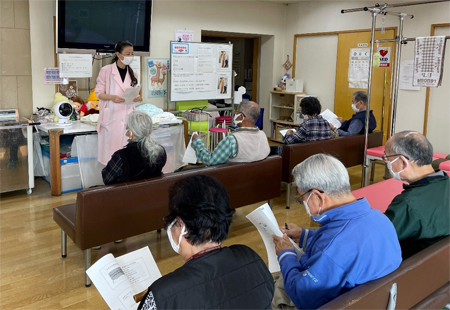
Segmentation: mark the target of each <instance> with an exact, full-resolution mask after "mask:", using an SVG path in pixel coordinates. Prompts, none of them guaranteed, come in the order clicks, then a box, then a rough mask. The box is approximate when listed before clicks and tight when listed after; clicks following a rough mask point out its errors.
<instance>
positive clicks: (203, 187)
mask: <svg viewBox="0 0 450 310" xmlns="http://www.w3.org/2000/svg"><path fill="white" fill-rule="evenodd" d="M169 197H170V199H169V215H167V216H166V217H165V218H164V221H165V226H166V227H167V235H168V237H169V241H170V244H171V246H172V248H173V250H174V251H175V252H177V253H178V254H179V255H180V256H181V257H182V258H183V259H184V261H185V264H184V265H183V266H182V267H180V268H178V269H176V270H175V271H173V272H172V273H169V274H167V275H165V276H163V277H161V278H159V279H158V280H156V281H155V282H154V283H153V284H152V285H151V286H150V287H149V289H148V291H147V293H146V294H145V295H144V297H143V299H142V301H141V303H140V305H139V308H138V309H143V310H149V309H151V310H155V309H271V307H270V304H271V301H272V297H273V286H274V284H273V278H272V276H271V274H270V272H269V270H268V269H267V266H266V264H265V263H264V261H263V260H262V259H261V257H259V256H258V254H256V253H255V252H254V251H253V250H252V249H250V248H249V247H247V246H245V245H232V246H229V247H222V246H221V243H222V242H223V241H224V240H225V239H226V237H227V235H228V230H229V228H230V224H231V220H232V217H233V213H234V210H233V209H231V208H230V204H229V198H228V194H227V192H226V190H225V188H224V186H223V185H222V184H221V183H220V182H219V181H218V180H216V179H214V178H213V177H210V176H207V175H195V176H190V177H187V178H185V179H182V180H179V181H178V182H176V183H175V184H174V185H173V186H172V187H171V188H170V189H169Z"/></svg>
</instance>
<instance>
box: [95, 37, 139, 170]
mask: <svg viewBox="0 0 450 310" xmlns="http://www.w3.org/2000/svg"><path fill="white" fill-rule="evenodd" d="M115 51H116V55H115V56H114V58H113V61H112V63H111V64H110V65H107V66H104V67H103V68H102V69H101V70H100V73H99V74H98V78H97V85H96V86H95V94H96V95H97V97H98V99H100V115H99V119H98V125H97V132H98V161H99V162H100V163H101V164H103V165H106V164H107V163H108V161H109V160H110V159H111V156H112V154H113V153H114V152H115V151H117V150H120V149H122V148H123V147H124V146H125V145H126V144H127V139H126V137H125V131H126V124H125V120H126V116H127V115H128V114H129V113H131V112H132V111H133V110H134V104H123V102H125V99H124V98H122V95H123V93H124V92H125V89H127V88H134V87H137V86H138V80H137V73H136V72H134V71H133V69H131V67H130V64H131V63H132V62H133V59H134V58H133V55H134V52H133V44H131V43H130V42H129V41H120V42H119V43H117V44H116V49H115ZM133 101H134V102H137V101H141V96H137V97H136V98H134V100H133Z"/></svg>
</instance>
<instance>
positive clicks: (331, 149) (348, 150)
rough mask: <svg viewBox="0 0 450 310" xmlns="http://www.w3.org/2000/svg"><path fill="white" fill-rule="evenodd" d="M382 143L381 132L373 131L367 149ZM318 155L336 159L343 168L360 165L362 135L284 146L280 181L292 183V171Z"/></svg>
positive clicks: (362, 155) (362, 157)
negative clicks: (326, 155) (327, 155)
mask: <svg viewBox="0 0 450 310" xmlns="http://www.w3.org/2000/svg"><path fill="white" fill-rule="evenodd" d="M382 142H383V132H382V131H374V132H373V133H371V134H369V141H368V148H371V147H377V146H381V145H382ZM318 153H327V154H330V155H333V156H335V157H337V158H338V159H339V160H340V161H341V162H342V163H343V164H344V166H345V167H353V166H357V165H362V164H363V161H364V135H355V136H345V137H338V138H335V139H330V140H321V141H313V142H307V143H297V144H289V145H285V146H284V148H283V155H282V156H283V172H282V176H281V179H282V181H283V182H286V183H292V182H293V176H292V173H291V172H292V169H294V167H295V166H296V165H297V164H299V163H301V162H302V161H304V160H305V159H306V158H308V157H310V156H311V155H314V154H318Z"/></svg>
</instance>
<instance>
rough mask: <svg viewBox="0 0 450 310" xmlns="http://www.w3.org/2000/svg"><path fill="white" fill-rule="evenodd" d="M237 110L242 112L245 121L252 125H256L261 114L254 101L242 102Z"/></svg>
mask: <svg viewBox="0 0 450 310" xmlns="http://www.w3.org/2000/svg"><path fill="white" fill-rule="evenodd" d="M238 110H239V111H241V112H244V114H245V116H246V117H247V119H248V120H249V121H251V122H252V123H253V124H256V121H257V120H258V118H259V114H260V112H261V110H260V108H259V105H258V104H257V103H256V102H254V101H242V102H241V103H240V104H239V106H238Z"/></svg>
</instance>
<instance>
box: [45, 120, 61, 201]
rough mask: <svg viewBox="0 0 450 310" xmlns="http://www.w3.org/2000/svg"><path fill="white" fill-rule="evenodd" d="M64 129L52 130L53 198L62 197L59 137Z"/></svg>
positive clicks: (51, 169)
mask: <svg viewBox="0 0 450 310" xmlns="http://www.w3.org/2000/svg"><path fill="white" fill-rule="evenodd" d="M63 131H64V129H62V128H58V129H50V130H49V131H48V135H49V137H50V186H51V193H52V196H61V164H60V154H59V136H60V135H61V134H62V133H63Z"/></svg>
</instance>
